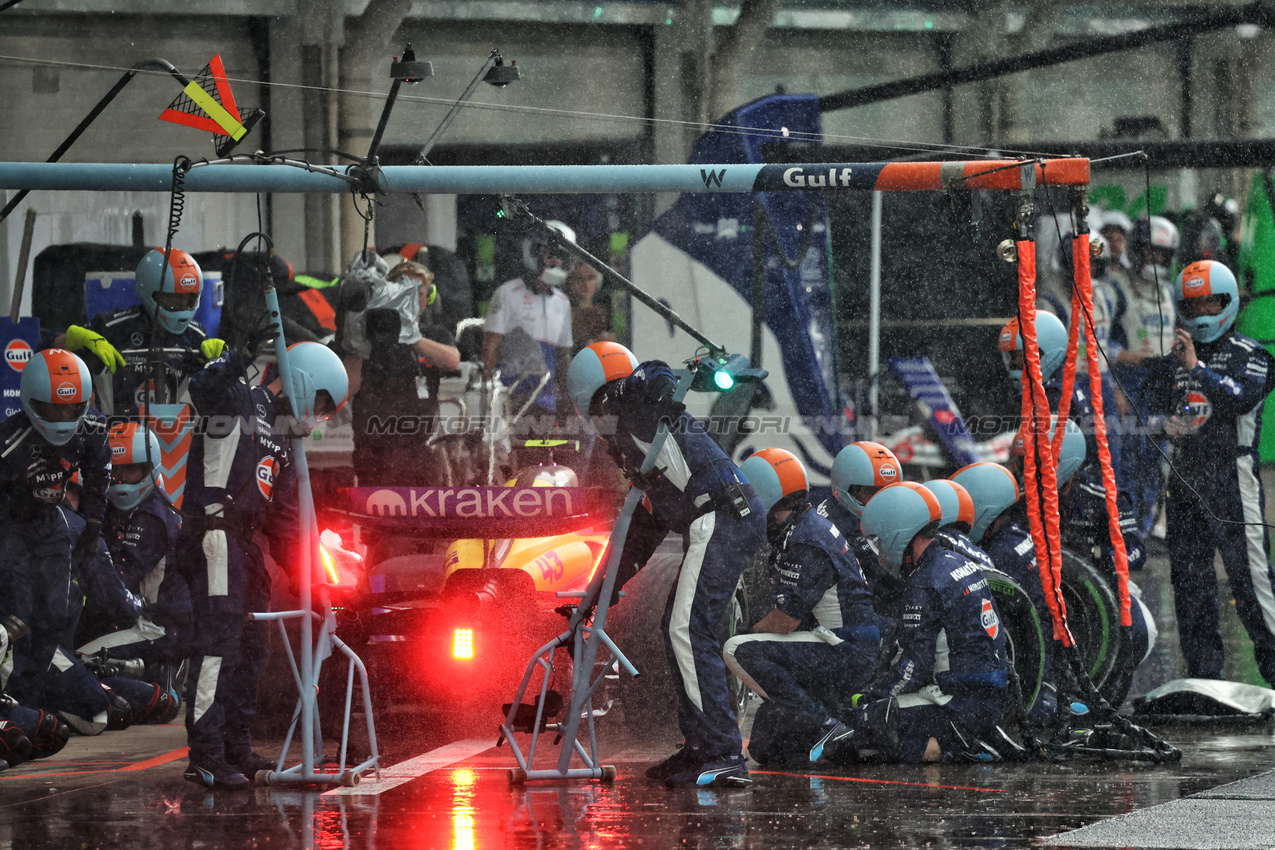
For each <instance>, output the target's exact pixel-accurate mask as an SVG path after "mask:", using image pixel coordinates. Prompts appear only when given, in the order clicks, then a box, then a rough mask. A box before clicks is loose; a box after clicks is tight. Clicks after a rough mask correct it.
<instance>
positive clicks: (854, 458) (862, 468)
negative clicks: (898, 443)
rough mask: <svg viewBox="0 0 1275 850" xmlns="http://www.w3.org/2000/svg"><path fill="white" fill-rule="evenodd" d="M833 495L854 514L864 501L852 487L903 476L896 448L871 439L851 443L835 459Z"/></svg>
mask: <svg viewBox="0 0 1275 850" xmlns="http://www.w3.org/2000/svg"><path fill="white" fill-rule="evenodd" d="M830 477H831V478H832V495H833V498H835V499H836V500H837V501H838V502H840V503H841V506H842V507H844V508H845V509H846V510H848V511H850V512H851V513H853V514H854V515H855V516H862V515H863V505H862V504H860V502H859V500H858V499H856V498H855V497H854V496H851V495H850V488H851V487H886V486H888V485H890V484H898V483H899V482H900V481H902V480H903V468H902V467H901V466H899V459H898V458H897V457H895V456H894V452H892V451H890V450H889V449H887V448H886V447H885V446H883V445H881V444H880V443H876V442H873V441H872V440H860V441H859V442H857V443H851V444H850V445H848V446H846V447H845V448H844V449H842V450H841V451H839V452H837V457H836V458H835V459H834V460H833V461H832V475H831V476H830Z"/></svg>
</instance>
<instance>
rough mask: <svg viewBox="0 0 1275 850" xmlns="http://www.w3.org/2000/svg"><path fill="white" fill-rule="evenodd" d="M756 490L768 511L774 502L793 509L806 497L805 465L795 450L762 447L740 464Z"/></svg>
mask: <svg viewBox="0 0 1275 850" xmlns="http://www.w3.org/2000/svg"><path fill="white" fill-rule="evenodd" d="M739 471H740V472H742V473H744V477H745V478H747V479H748V483H750V484H752V485H753V489H754V490H756V491H757V498H758V499H761V504H762V507H763V508H765V509H766V512H767V513H770V510H771V509H772V508H774V507H776V506H778V507H779V508H781V509H788V510H792V509H794V508H796V507H799V506H800V505H801V504H802V503H803V502H805V501H806V496H807V494H808V492H809V490H810V482H809V480H808V479H807V477H806V467H805V466H803V465H802V463H801V461H800V460H799V459H798V458H797V456H796V455H795V454H793V453H792V452H789V451H785V450H783V449H761V450H760V451H757V452H754V453H753V454H751V455H749V456H748V458H747V460H745V461H744V462H743V463H742V464H740V466H739Z"/></svg>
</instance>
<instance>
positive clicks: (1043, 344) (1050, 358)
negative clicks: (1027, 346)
mask: <svg viewBox="0 0 1275 850" xmlns="http://www.w3.org/2000/svg"><path fill="white" fill-rule="evenodd" d="M1067 342H1068V339H1067V328H1066V327H1065V326H1064V325H1063V323H1062V320H1061V319H1059V318H1058V317H1057V316H1055V315H1054V314H1053V313H1046V312H1045V311H1044V310H1037V311H1036V345H1037V347H1038V348H1039V349H1040V379H1041V380H1042V381H1044V382H1045V383H1049V379H1050V378H1052V377H1053V376H1054V374H1055V373H1057V371H1058V370H1059V369H1060V368H1062V365H1063V361H1065V360H1066V359H1067ZM997 347H998V348H999V349H1000V352H1001V358H1002V359H1003V360H1004V361H1005V370H1006V371H1007V372H1008V373H1009V379H1010V380H1011V381H1013V382H1014V383H1015V384H1022V382H1023V370H1022V369H1016V368H1014V361H1013V359H1012V357H1011V355H1012V353H1013V352H1015V351H1022V350H1023V335H1022V333H1021V332H1020V330H1019V327H1018V317H1017V316H1015V317H1014V318H1012V319H1010V320H1009V321H1008V322H1006V323H1005V327H1003V328H1001V333H1000V338H999V340H998V341H997Z"/></svg>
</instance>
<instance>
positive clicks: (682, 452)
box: [567, 342, 766, 785]
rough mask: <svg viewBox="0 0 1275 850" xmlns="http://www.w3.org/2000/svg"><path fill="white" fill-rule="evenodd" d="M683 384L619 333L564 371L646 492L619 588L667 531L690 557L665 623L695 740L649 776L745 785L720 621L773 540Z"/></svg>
mask: <svg viewBox="0 0 1275 850" xmlns="http://www.w3.org/2000/svg"><path fill="white" fill-rule="evenodd" d="M676 385H677V380H676V378H675V377H674V375H673V372H672V370H671V369H670V368H669V367H668V365H667V364H665V363H663V362H661V361H658V360H651V361H647V362H645V363H642V364H639V363H638V362H637V358H635V357H634V356H633V353H632V352H631V351H629V350H628V349H627V348H625V347H624V346H622V345H620V344H619V343H616V342H595V343H593V344H592V345H589V346H587V347H586V348H584V349H583V350H582V351H581V352H580V354H579V355H578V356H577V357H576V358H575V359H574V360H572V362H571V368H570V370H569V372H568V376H567V386H568V391H569V392H570V394H571V398H572V400H573V401H574V402H575V405H576V409H577V410H579V412H580V414H581V416H584V417H586V418H587V419H588V421H591V422H592V423H593V425H594V427H595V428H596V429H597V431H598V433H599V435H600V436H601V438H602V439H603V441H604V442H605V443H606V446H607V449H608V450H609V451H610V453H611V455H612V457H614V458H615V461H616V463H617V465H618V466H619V467H620V469H622V470H624V471H625V474H626V475H627V477H628V478H629V480H630V481H631V482H632V483H633V485H634V486H637V487H640V488H641V489H642V490H643V491H644V492H645V494H646V499H645V502H646V507H638V509H637V510H636V511H634V513H633V520H632V524H631V525H630V526H629V533H628V536H627V537H626V538H625V540H624V551H623V556H622V558H621V560H620V565H619V569H620V573H619V575H618V577H617V587H618V585H619V584H621V583H623V581H625V580H627V579H628V578H631V577H632V576H633V575H634V574H635V573H636V572H637V570H638V568H639V567H641V566H642V565H644V564H645V563H646V562H647V559H649V558H650V557H651V555H652V554H653V553H654V552H655V549H656V547H657V546H659V544H660V542H661V541H662V540H663V539H664V537H665V536H666V535H667V534H668V532H669V531H675V532H677V533H678V534H680V535H681V536H682V551H683V556H682V564H681V567H680V569H679V571H678V574H677V579H676V581H675V582H674V584H673V589H672V591H671V592H670V593H669V598H668V603H667V605H666V606H665V609H664V618H663V622H662V627H663V631H664V642H665V649H666V651H667V653H668V661H669V672H670V674H671V676H672V679H673V686H674V688H675V689H676V691H677V701H678V711H677V722H678V726H679V728H680V729H681V731H682V734H683V735H684V736H685V737H686V743H685V745H684V746H683V747H682V749H681V750H679V751H678V752H677V753H675V754H674V755H673V756H671V757H670V758H668V759H666V760H665V761H663V762H661V763H660V764H658V765H655V766H653V767H651V768H650V769H649V770H648V771H647V776H649V777H651V778H652V779H662V780H664V781H665V782H666V783H667V784H669V785H708V784H710V783H711V784H722V785H748V784H750V783H751V782H752V780H751V779H750V778H749V776H748V768H747V766H746V765H745V761H744V756H743V744H742V741H741V739H740V735H739V724H738V722H737V721H736V719H735V713H734V711H733V710H732V709H731V699H730V689H729V686H728V684H727V676H726V663H725V662H724V661H723V660H722V645H721V640H720V639H719V638H718V635H717V627H718V624H719V623H720V622H721V620H722V618H723V617H724V616H725V614H726V611H727V608H728V607H729V606H730V600H731V597H732V595H733V594H734V592H735V586H736V585H737V584H738V583H739V578H740V576H741V575H742V574H743V572H744V568H745V567H746V566H747V565H748V563H749V561H750V560H751V559H752V557H753V555H754V554H756V552H757V550H758V548H760V546H761V544H762V541H763V540H764V539H765V534H766V513H765V511H764V510H763V509H762V503H761V501H760V500H759V499H758V498H757V494H756V493H755V492H754V491H753V487H752V485H751V484H749V483H748V481H747V480H746V479H745V478H744V476H743V475H742V474H741V473H740V471H739V469H738V468H737V467H736V466H735V464H734V463H732V462H731V459H730V458H729V457H728V456H727V455H726V453H725V452H724V451H722V449H721V447H720V446H718V444H717V443H716V442H715V441H714V440H713V438H712V437H711V436H710V435H709V434H708V433H707V431H706V429H705V428H704V426H703V424H702V423H700V422H699V421H697V420H696V419H694V418H692V417H691V416H689V415H687V413H686V410H685V408H684V407H683V406H682V405H681V404H680V403H676V402H674V401H673V400H672V399H673V396H674V394H675V390H676ZM661 421H666V422H668V424H669V429H668V438H667V439H666V440H665V441H664V445H663V447H662V448H661V449H660V453H659V457H658V459H657V461H656V463H655V466H654V467H652V469H651V471H650V472H649V473H647V474H640V472H639V470H640V469H641V466H642V461H643V459H644V458H645V456H646V453H647V450H648V448H649V447H650V446H651V445H652V442H653V441H654V440H655V437H656V433H657V431H658V426H659V424H660V422H661Z"/></svg>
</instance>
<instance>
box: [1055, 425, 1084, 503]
mask: <svg viewBox="0 0 1275 850" xmlns="http://www.w3.org/2000/svg"><path fill="white" fill-rule="evenodd" d="M1086 451H1087V450H1086V447H1085V435H1084V434H1082V433H1080V426H1079V425H1077V424H1076V423H1075V422H1073V421H1071V420H1070V419H1068V420H1067V427H1066V428H1065V429H1064V430H1063V442H1062V450H1061V451H1060V452H1059V453H1058V486H1059V487H1062V486H1063V485H1064V484H1066V483H1067V482H1068V481H1070V480H1071V476H1073V475H1075V474H1076V472H1077V471H1078V470H1079V469H1080V467H1082V466H1084V465H1085V453H1086Z"/></svg>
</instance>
